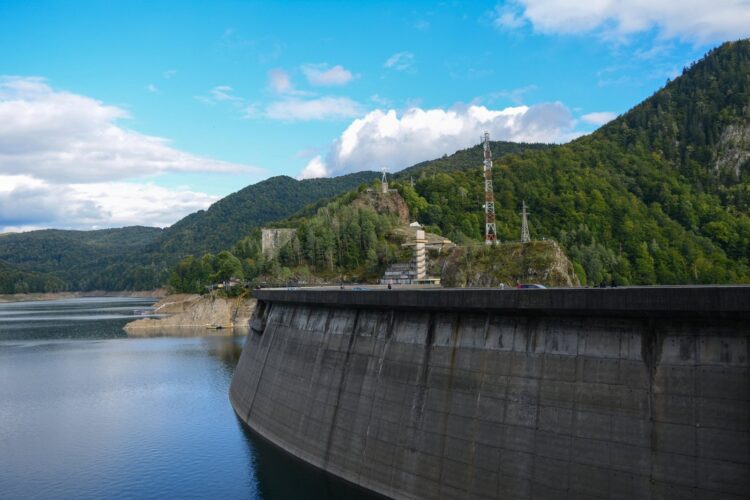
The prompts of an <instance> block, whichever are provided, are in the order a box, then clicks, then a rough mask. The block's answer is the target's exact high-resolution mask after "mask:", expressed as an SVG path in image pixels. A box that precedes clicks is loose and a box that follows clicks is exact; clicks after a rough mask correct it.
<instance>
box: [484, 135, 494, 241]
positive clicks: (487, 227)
mask: <svg viewBox="0 0 750 500" xmlns="http://www.w3.org/2000/svg"><path fill="white" fill-rule="evenodd" d="M484 243H485V244H487V245H495V244H497V228H496V227H495V195H494V193H493V191H492V152H491V151H490V133H489V132H485V133H484Z"/></svg>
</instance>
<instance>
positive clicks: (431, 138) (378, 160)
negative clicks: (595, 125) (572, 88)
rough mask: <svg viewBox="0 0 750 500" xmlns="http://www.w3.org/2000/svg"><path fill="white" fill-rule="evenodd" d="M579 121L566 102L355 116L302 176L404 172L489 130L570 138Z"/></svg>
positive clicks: (498, 135)
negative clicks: (409, 167) (375, 171)
mask: <svg viewBox="0 0 750 500" xmlns="http://www.w3.org/2000/svg"><path fill="white" fill-rule="evenodd" d="M574 121H575V120H574V119H573V116H572V115H571V113H570V111H569V110H568V108H566V107H565V106H564V105H562V104H560V103H548V104H538V105H535V106H531V107H529V106H517V107H510V108H505V109H501V110H492V109H488V108H486V107H484V106H468V107H462V108H459V107H456V108H455V109H449V110H445V109H421V108H411V109H408V110H407V111H405V112H403V113H402V114H401V116H399V115H398V113H397V112H396V111H395V110H392V109H391V110H388V111H382V110H379V109H377V110H375V111H371V112H370V113H368V114H367V115H365V116H364V117H363V118H359V119H356V120H354V121H353V122H352V123H351V124H350V125H349V126H348V127H347V128H346V130H345V131H344V132H343V133H342V134H341V136H340V137H339V138H338V139H336V140H335V141H334V142H333V144H332V145H331V148H330V150H329V152H328V154H327V155H326V157H325V160H323V159H322V157H316V158H313V160H311V161H310V162H309V163H308V164H307V166H306V167H305V168H304V169H303V171H302V172H301V173H300V176H301V177H312V176H318V177H321V176H327V175H340V174H343V173H347V172H355V171H359V170H366V169H370V170H379V169H380V168H381V167H388V168H390V169H392V171H396V170H400V169H402V168H404V167H407V166H410V165H413V164H415V163H418V162H420V161H424V160H427V159H431V158H437V157H439V156H441V155H443V154H451V153H453V152H455V151H457V150H459V149H464V148H467V147H469V146H471V145H473V144H476V143H477V142H478V140H479V137H480V135H481V134H482V132H483V131H485V130H487V131H489V132H490V136H491V137H492V139H493V140H507V141H516V142H564V141H567V140H570V139H572V138H573V137H576V136H577V135H579V133H577V132H575V131H574V130H573V125H574Z"/></svg>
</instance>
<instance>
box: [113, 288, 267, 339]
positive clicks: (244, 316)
mask: <svg viewBox="0 0 750 500" xmlns="http://www.w3.org/2000/svg"><path fill="white" fill-rule="evenodd" d="M255 302H256V301H255V299H248V298H242V297H230V298H225V297H218V296H216V295H204V296H201V295H185V294H181V295H169V296H167V297H165V298H164V299H162V300H161V301H159V302H158V303H157V304H156V306H155V308H154V312H155V313H157V314H159V313H163V314H169V316H166V317H164V318H143V319H139V320H136V321H132V322H130V323H128V324H127V325H125V331H126V332H127V333H128V335H136V336H141V335H154V334H157V335H161V334H169V335H181V334H184V332H183V331H181V330H182V329H200V330H203V331H206V332H208V331H215V332H218V333H222V334H223V333H231V331H232V328H235V327H247V326H248V324H249V321H250V316H251V315H252V313H253V310H254V309H255ZM207 327H209V328H211V330H207ZM217 327H220V328H217Z"/></svg>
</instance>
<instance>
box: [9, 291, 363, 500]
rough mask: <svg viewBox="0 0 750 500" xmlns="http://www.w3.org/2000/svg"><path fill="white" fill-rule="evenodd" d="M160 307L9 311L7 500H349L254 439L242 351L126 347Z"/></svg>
mask: <svg viewBox="0 0 750 500" xmlns="http://www.w3.org/2000/svg"><path fill="white" fill-rule="evenodd" d="M152 302H153V301H151V300H143V299H124V298H85V299H66V300H57V301H47V302H25V303H6V304H0V498H2V499H6V498H29V497H37V498H102V497H107V498H112V497H116V498H156V497H161V498H163V497H179V498H188V497H190V498H215V497H220V498H351V497H354V496H361V495H362V492H360V491H357V490H353V489H351V488H349V487H348V486H347V485H345V484H341V483H339V482H337V481H335V480H332V479H331V478H330V477H328V476H325V475H323V474H321V473H319V472H317V471H313V470H311V469H309V468H308V467H306V466H304V465H302V464H300V463H299V462H297V461H295V460H291V459H289V457H287V456H286V455H283V454H281V453H279V452H278V451H277V450H276V449H274V448H272V447H269V446H268V445H267V444H265V443H264V442H262V441H259V440H258V439H257V438H255V437H254V436H252V435H250V433H249V432H248V431H247V429H246V428H245V426H244V425H243V424H241V422H240V421H239V420H238V419H237V417H236V416H235V414H234V412H233V410H232V407H231V405H230V403H229V398H228V396H227V393H228V390H229V383H230V380H231V376H232V371H233V369H234V366H235V364H236V363H237V360H238V359H239V355H240V352H241V348H242V346H243V345H244V340H245V339H244V337H242V336H236V337H180V338H174V337H160V338H145V339H144V338H128V337H127V335H126V334H125V333H124V331H123V330H122V326H123V325H124V324H125V323H127V322H128V321H130V320H132V319H133V316H134V311H136V312H138V313H141V314H142V313H144V312H146V310H148V309H149V307H150V306H151V304H152Z"/></svg>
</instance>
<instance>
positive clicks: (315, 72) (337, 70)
mask: <svg viewBox="0 0 750 500" xmlns="http://www.w3.org/2000/svg"><path fill="white" fill-rule="evenodd" d="M301 69H302V73H304V75H305V77H306V78H307V81H308V82H310V85H319V86H323V85H346V84H347V83H349V82H350V81H351V80H352V78H353V76H352V72H351V71H349V70H348V69H345V68H344V67H343V66H340V65H336V66H334V67H333V68H328V65H327V64H305V65H303V66H302V67H301Z"/></svg>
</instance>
